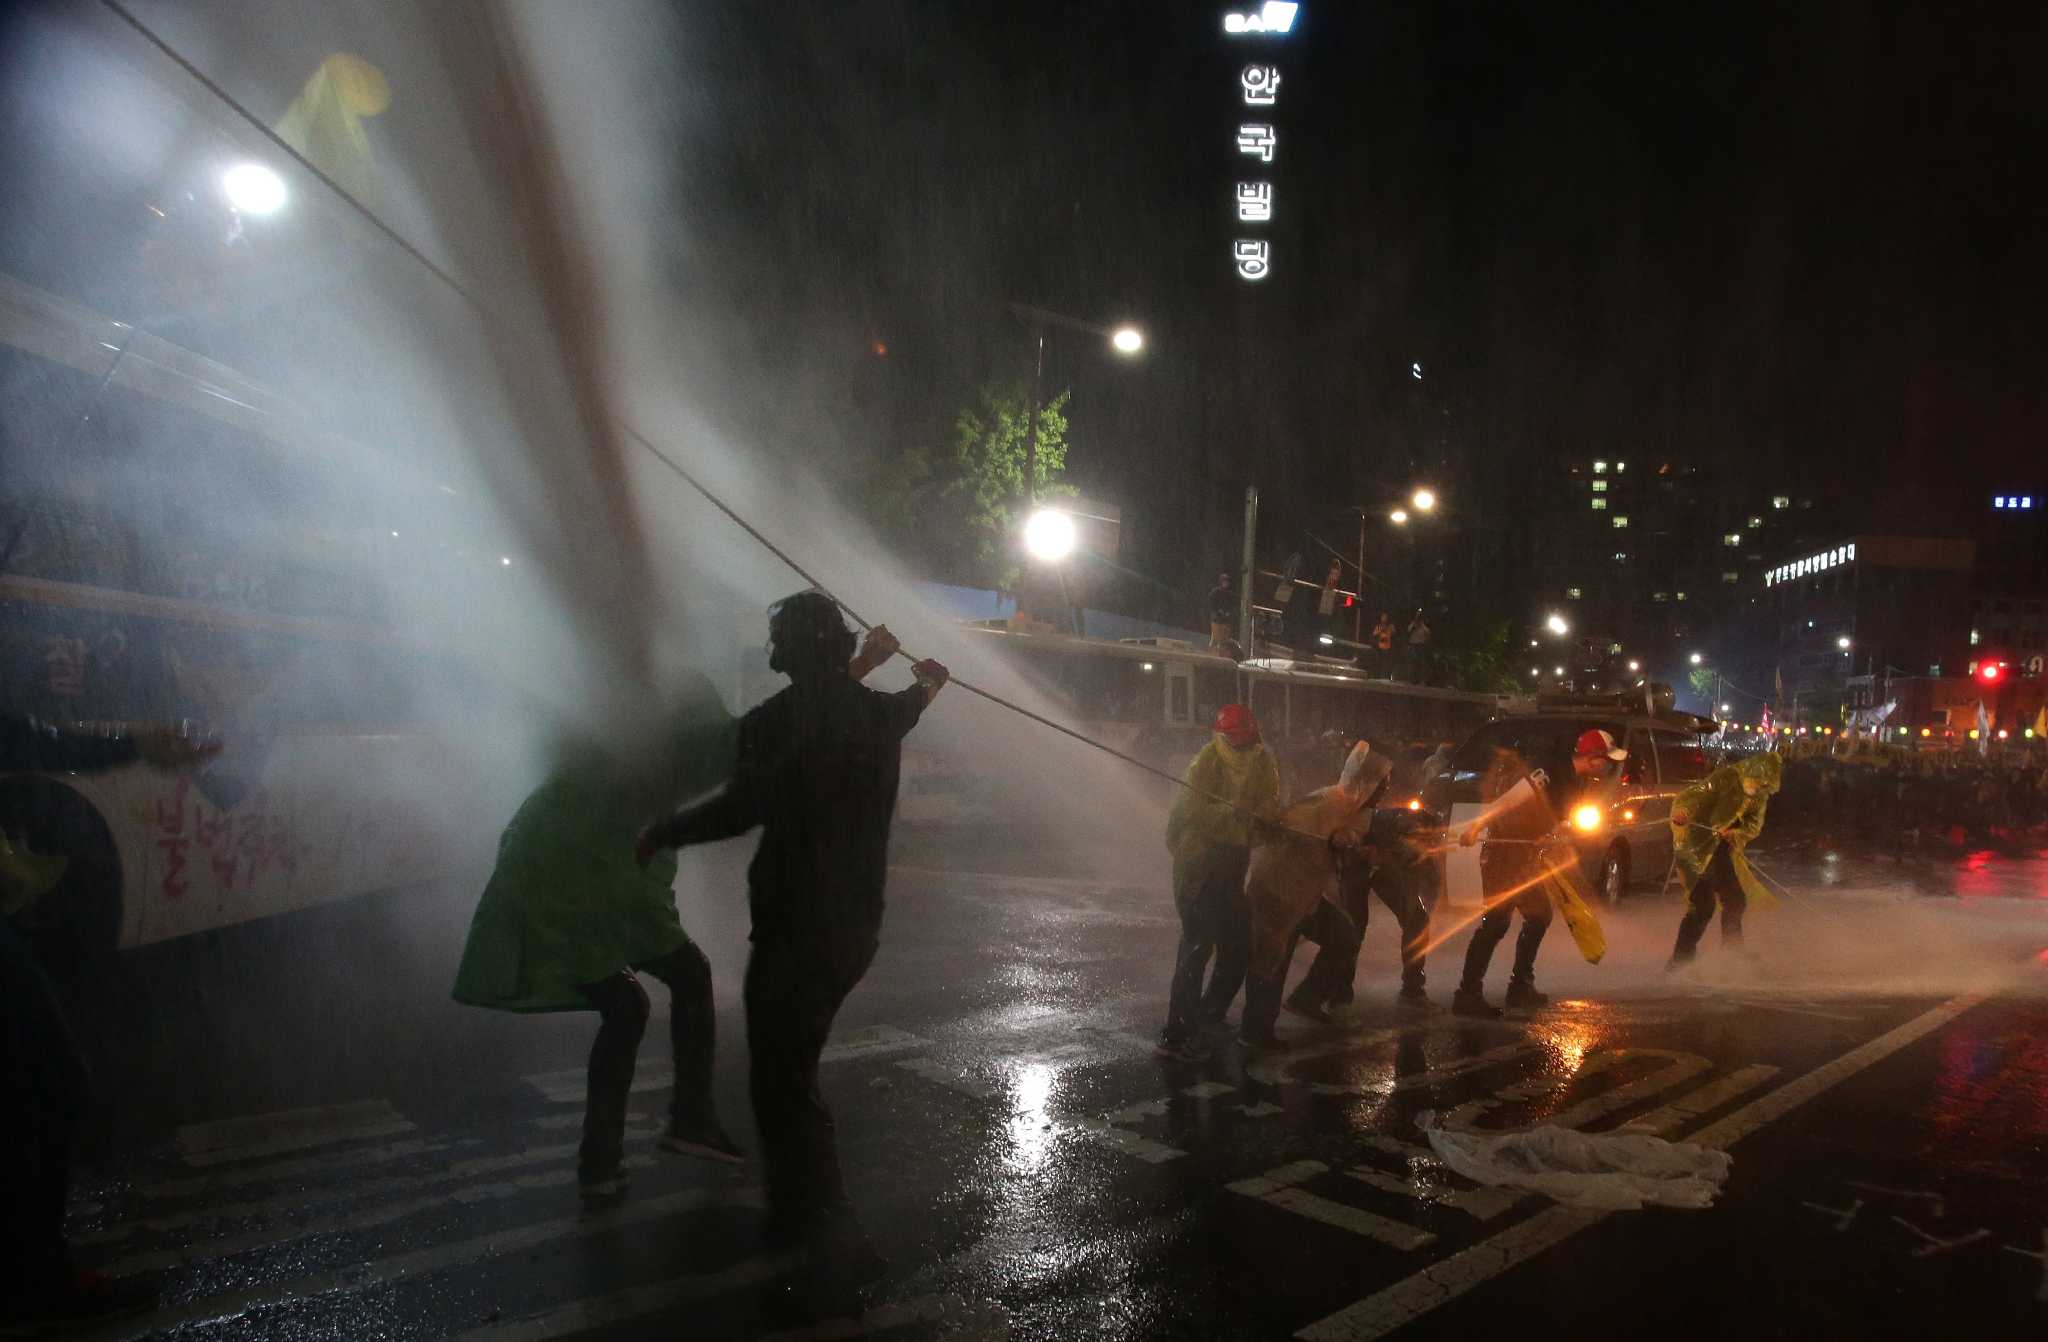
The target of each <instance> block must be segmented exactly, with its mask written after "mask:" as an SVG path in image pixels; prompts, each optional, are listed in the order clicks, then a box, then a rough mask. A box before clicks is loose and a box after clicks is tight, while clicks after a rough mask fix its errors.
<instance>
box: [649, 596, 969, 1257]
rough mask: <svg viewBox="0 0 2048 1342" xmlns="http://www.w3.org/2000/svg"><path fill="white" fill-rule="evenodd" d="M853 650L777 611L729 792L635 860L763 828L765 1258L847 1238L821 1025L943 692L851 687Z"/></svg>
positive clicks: (791, 613)
mask: <svg viewBox="0 0 2048 1342" xmlns="http://www.w3.org/2000/svg"><path fill="white" fill-rule="evenodd" d="M853 647H854V636H853V633H852V631H851V630H849V629H848V628H847V627H846V622H845V621H844V620H843V619H841V618H840V614H839V608H838V607H837V606H836V605H835V604H834V603H833V601H832V599H831V598H830V597H828V596H826V595H825V594H824V593H822V592H799V593H797V594H796V595H795V596H792V597H789V598H788V599H786V600H784V601H782V602H781V603H780V604H779V605H777V606H776V607H775V609H774V612H773V614H772V616H771V618H770V622H769V659H768V664H769V666H770V667H771V668H773V669H774V670H777V671H780V672H783V673H784V674H786V675H787V676H788V677H789V678H790V684H789V686H788V687H787V688H786V689H784V690H783V691H782V692H781V693H779V694H777V695H775V696H774V697H773V698H771V699H770V700H768V702H766V703H764V704H762V705H761V706H760V707H758V708H755V709H754V710H752V711H751V712H749V713H748V714H747V715H746V716H745V717H744V718H742V719H741V720H740V728H739V744H738V748H737V751H736V754H735V759H734V764H733V773H732V777H731V779H730V780H729V781H728V782H727V783H726V785H725V787H724V789H723V790H722V791H720V792H719V793H717V794H716V795H714V796H713V797H711V798H710V799H708V800H706V801H703V802H700V803H698V804H696V805H694V806H687V807H684V808H683V809H682V810H680V811H678V812H676V813H675V814H674V815H673V816H671V817H669V818H668V819H667V820H664V821H661V822H658V823H656V824H654V825H650V826H648V828H647V829H646V830H644V831H643V832H642V833H641V835H640V840H639V844H638V846H637V853H638V855H639V856H640V858H641V860H642V861H643V862H644V861H645V860H646V859H647V858H648V857H649V856H650V855H651V854H652V853H653V852H654V851H655V850H656V849H657V848H677V847H682V846H684V845H686V844H693V843H707V842H710V841H712V840H716V839H725V838H732V837H735V836H737V835H740V834H744V833H746V832H747V831H748V830H750V829H753V828H754V827H755V826H757V825H758V826H760V827H761V831H762V833H761V844H760V847H759V848H758V849H757V850H756V851H755V854H754V861H753V865H752V866H751V867H750V868H748V872H747V889H748V900H749V904H750V907H751V910H752V914H753V923H754V930H753V951H752V954H751V955H750V956H749V957H748V960H747V979H746V988H745V1000H746V1006H747V1051H748V1055H749V1060H750V1064H751V1066H750V1074H751V1075H750V1084H751V1089H752V1092H753V1100H754V1118H755V1122H756V1123H758V1124H759V1125H760V1129H761V1154H762V1161H763V1165H764V1173H765V1175H766V1181H767V1185H768V1216H769V1222H768V1234H769V1239H770V1242H771V1243H773V1244H776V1245H797V1244H806V1243H808V1244H812V1245H814V1246H815V1245H817V1244H819V1243H820V1242H821V1239H822V1237H823V1236H825V1235H827V1234H831V1233H839V1232H844V1233H847V1234H851V1235H855V1236H857V1231H854V1230H852V1224H853V1223H852V1218H851V1216H850V1214H849V1208H848V1206H847V1201H846V1191H845V1187H844V1184H843V1182H842V1180H841V1177H840V1171H839V1156H838V1151H837V1148H836V1146H835V1144H834V1141H833V1131H832V1115H831V1112H830V1111H829V1110H828V1109H827V1108H826V1107H825V1102H824V1099H823V1097H822V1096H821V1095H820V1094H819V1093H818V1055H819V1054H820V1053H821V1052H822V1051H823V1050H824V1047H825V1039H826V1036H827V1035H829V1034H830V1033H831V1030H832V1018H833V1017H834V1016H835V1015H837V1014H838V1011H839V1006H840V1004H841V1003H842V1002H844V1001H845V1000H846V995H847V994H848V993H850V992H851V991H853V987H854V985H855V984H857V983H859V982H860V979H861V975H863V974H864V973H866V972H867V968H868V965H869V963H870V962H871V961H872V960H873V959H874V957H875V950H876V946H877V944H878V937H879V933H880V931H881V925H882V891H883V884H884V882H885V879H886V877H887V866H888V851H889V822H890V818H891V816H892V815H893V814H894V812H895V809H896V787H897V781H898V777H899V774H900V771H901V767H902V754H903V738H904V737H905V736H907V735H908V734H909V733H910V729H911V728H913V727H915V726H916V725H917V721H918V718H919V717H920V716H921V715H922V714H923V713H924V710H925V707H926V706H927V705H928V704H930V703H931V701H932V700H933V699H934V698H936V697H937V695H938V692H939V689H940V687H941V686H943V685H944V684H945V683H946V676H947V672H946V668H945V667H943V666H941V665H939V664H938V663H937V662H934V661H923V662H919V663H918V664H917V665H916V667H915V668H914V669H913V670H914V673H915V675H916V676H917V683H916V684H915V685H912V686H911V687H910V688H908V689H905V690H900V691H898V692H896V693H894V694H884V693H882V692H880V691H877V690H871V689H868V688H867V687H865V686H863V685H859V684H856V683H855V682H854V680H853V679H852V677H851V676H849V675H848V674H847V670H846V667H847V660H848V659H849V658H850V657H851V656H852V655H853Z"/></svg>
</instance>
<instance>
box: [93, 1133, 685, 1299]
mask: <svg viewBox="0 0 2048 1342" xmlns="http://www.w3.org/2000/svg"><path fill="white" fill-rule="evenodd" d="M620 1164H621V1165H622V1166H624V1167H625V1168H626V1169H629V1170H644V1169H651V1168H653V1166H654V1159H653V1157H651V1156H628V1157H627V1158H626V1159H625V1160H623V1161H621V1162H620ZM575 1182H576V1172H575V1171H574V1170H554V1171H552V1172H550V1173H547V1174H526V1175H521V1176H520V1177H519V1178H517V1179H504V1180H501V1181H499V1182H497V1183H492V1184H471V1185H468V1186H466V1187H462V1188H456V1189H452V1190H450V1191H448V1192H445V1193H437V1194H435V1195H433V1196H431V1197H418V1198H408V1199H406V1200H404V1201H402V1202H387V1203H385V1204H384V1205H383V1206H381V1207H368V1208H364V1209H363V1210H361V1211H355V1212H348V1213H344V1214H339V1215H333V1216H311V1217H307V1218H305V1219H304V1220H296V1221H293V1222H292V1223H291V1224H290V1225H289V1226H286V1227H275V1228H271V1229H267V1230H252V1231H249V1232H247V1233H245V1234H240V1235H222V1236H219V1237H218V1238H215V1239H210V1240H202V1241H200V1242H199V1243H197V1244H194V1245H192V1246H190V1247H189V1248H180V1249H152V1250H149V1251H147V1252H145V1253H132V1254H129V1255H127V1256H126V1257H124V1258H116V1259H114V1260H113V1261H112V1262H110V1263H106V1264H103V1265H102V1266H101V1268H100V1270H101V1271H102V1272H105V1273H106V1274H107V1275H108V1276H110V1277H132V1276H134V1275H135V1274H136V1273H138V1272H154V1271H157V1270H159V1269H161V1268H168V1267H183V1266H185V1265H187V1264H190V1263H201V1262H206V1261H208V1260H210V1259H215V1258H225V1257H227V1256H228V1255H230V1254H237V1253H247V1252H248V1251H249V1250H251V1249H267V1248H273V1247H275V1246H277V1245H280V1244H289V1243H291V1242H293V1241H294V1240H302V1239H310V1238H312V1237H313V1236H315V1235H338V1234H344V1233H347V1232H349V1231H353V1230H371V1229H374V1228H376V1227H377V1226H384V1225H390V1224H391V1223H392V1222H394V1221H403V1220H404V1219H405V1218H406V1217H408V1216H417V1215H419V1214H420V1213H421V1212H431V1211H440V1210H443V1209H445V1208H447V1207H448V1206H450V1205H451V1204H454V1205H458V1206H473V1205H475V1204H477V1203H479V1202H496V1201H499V1200H502V1199H504V1198H509V1197H517V1196H518V1195H519V1194H521V1193H528V1192H532V1191H533V1190H535V1189H540V1188H567V1187H568V1186H569V1185H571V1184H573V1183H575ZM280 1232H281V1233H280Z"/></svg>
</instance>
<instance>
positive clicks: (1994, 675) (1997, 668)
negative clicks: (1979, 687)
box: [1977, 662, 2005, 685]
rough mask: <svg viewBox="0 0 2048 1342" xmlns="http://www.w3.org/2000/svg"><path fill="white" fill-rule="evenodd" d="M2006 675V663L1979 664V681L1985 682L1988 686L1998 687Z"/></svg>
mask: <svg viewBox="0 0 2048 1342" xmlns="http://www.w3.org/2000/svg"><path fill="white" fill-rule="evenodd" d="M2004 675H2005V663H2003V662H1979V663H1977V679H1979V680H1981V681H1983V682H1984V683H1985V684H1986V685H1996V684H1997V683H1998V682H1999V680H2000V679H2001V678H2003V677H2004Z"/></svg>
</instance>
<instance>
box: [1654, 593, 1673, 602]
mask: <svg viewBox="0 0 2048 1342" xmlns="http://www.w3.org/2000/svg"><path fill="white" fill-rule="evenodd" d="M1670 599H1671V593H1669V592H1652V593H1650V600H1652V601H1669V600H1670Z"/></svg>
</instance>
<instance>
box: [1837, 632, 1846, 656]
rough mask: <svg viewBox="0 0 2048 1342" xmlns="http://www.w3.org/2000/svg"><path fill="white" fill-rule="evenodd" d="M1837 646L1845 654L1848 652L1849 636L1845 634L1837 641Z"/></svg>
mask: <svg viewBox="0 0 2048 1342" xmlns="http://www.w3.org/2000/svg"><path fill="white" fill-rule="evenodd" d="M1835 646H1836V647H1838V648H1840V649H1841V650H1842V651H1843V652H1847V651H1848V650H1849V636H1848V635H1847V634H1844V635H1842V636H1841V637H1840V638H1838V639H1836V640H1835Z"/></svg>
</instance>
